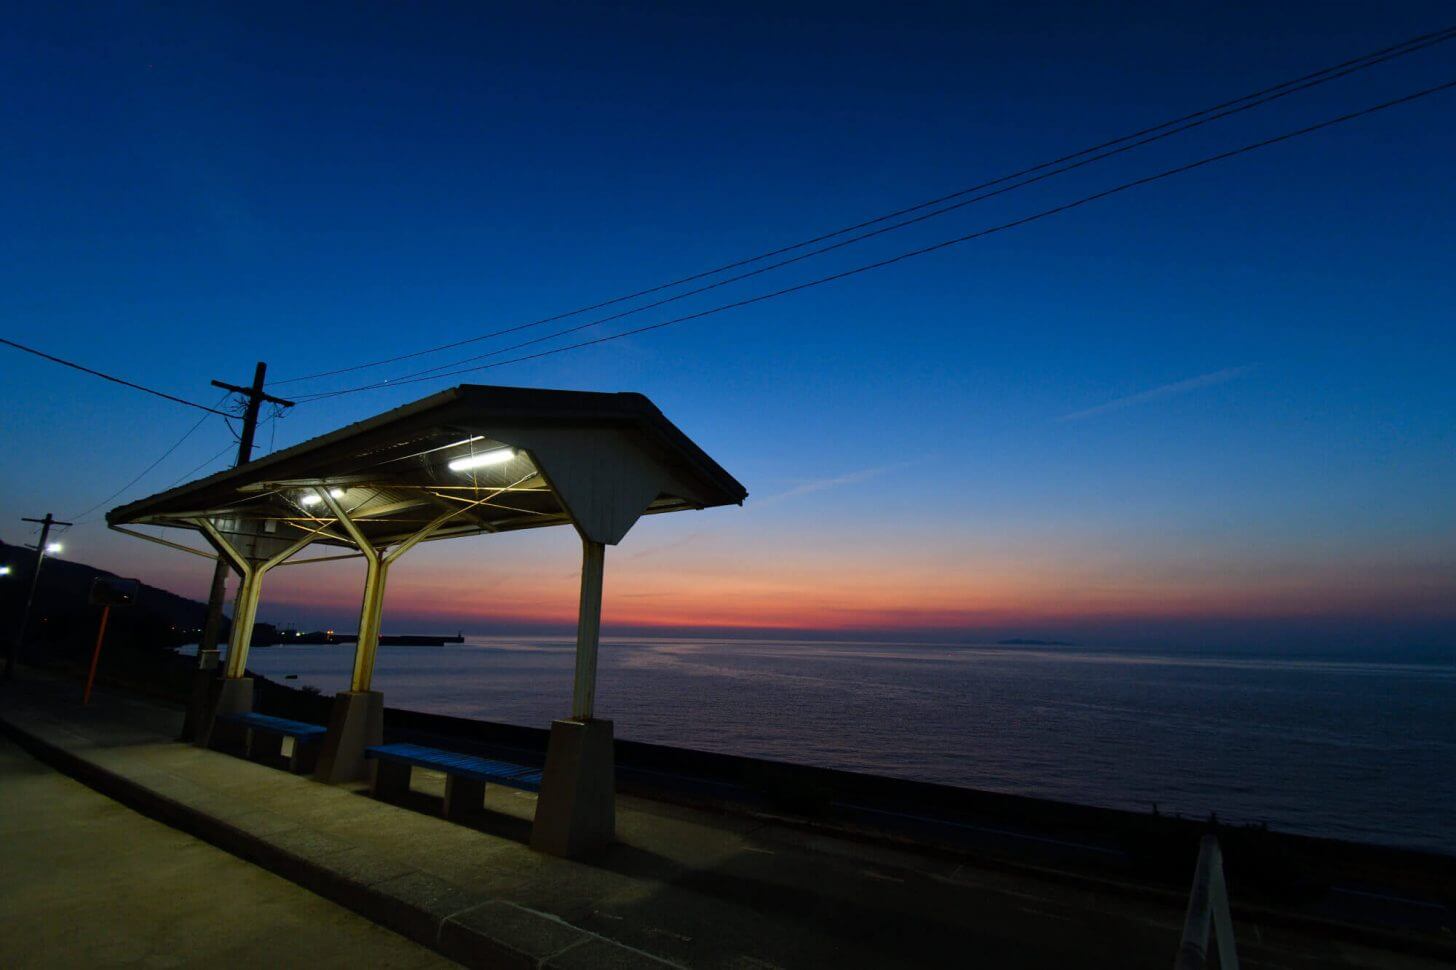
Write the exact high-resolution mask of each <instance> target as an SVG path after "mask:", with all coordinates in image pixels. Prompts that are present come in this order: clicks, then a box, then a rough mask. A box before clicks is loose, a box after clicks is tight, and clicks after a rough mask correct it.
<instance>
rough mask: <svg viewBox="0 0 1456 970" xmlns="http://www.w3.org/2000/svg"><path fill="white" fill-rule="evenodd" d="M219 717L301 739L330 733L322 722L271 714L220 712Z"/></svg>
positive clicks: (305, 739)
mask: <svg viewBox="0 0 1456 970" xmlns="http://www.w3.org/2000/svg"><path fill="white" fill-rule="evenodd" d="M217 719H218V720H219V721H227V722H229V723H232V724H241V725H243V726H244V727H250V728H258V729H261V730H264V731H276V732H277V733H279V734H286V735H288V736H290V737H293V738H297V739H298V740H300V741H312V740H318V739H320V738H322V737H323V736H324V735H325V734H328V733H329V729H328V728H326V727H324V726H323V725H322V724H308V723H306V722H304V721H290V720H289V719H288V718H286V717H273V716H272V715H269V714H255V713H242V714H219V715H218V716H217Z"/></svg>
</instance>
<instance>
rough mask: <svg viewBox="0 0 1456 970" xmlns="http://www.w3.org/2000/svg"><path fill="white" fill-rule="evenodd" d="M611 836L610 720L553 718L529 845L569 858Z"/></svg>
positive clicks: (614, 772)
mask: <svg viewBox="0 0 1456 970" xmlns="http://www.w3.org/2000/svg"><path fill="white" fill-rule="evenodd" d="M616 839H617V769H616V756H615V754H614V752H613V749H612V722H611V721H599V720H595V719H593V720H585V721H553V722H551V740H550V742H549V744H548V746H547V748H546V770H545V771H544V772H542V775H541V795H540V797H539V798H538V799H537V800H536V821H535V823H534V824H533V825H532V826H531V848H533V849H535V850H536V851H538V852H545V853H548V854H550V855H557V856H565V857H566V858H570V859H574V858H579V857H581V856H584V855H587V854H589V853H591V852H593V851H594V850H596V849H600V848H602V847H603V846H606V845H609V844H611V843H612V842H615V841H616Z"/></svg>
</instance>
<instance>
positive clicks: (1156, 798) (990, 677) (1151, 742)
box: [249, 638, 1456, 854]
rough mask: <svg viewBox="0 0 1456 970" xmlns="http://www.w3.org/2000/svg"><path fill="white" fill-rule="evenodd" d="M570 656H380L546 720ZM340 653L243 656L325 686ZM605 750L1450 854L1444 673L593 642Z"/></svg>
mask: <svg viewBox="0 0 1456 970" xmlns="http://www.w3.org/2000/svg"><path fill="white" fill-rule="evenodd" d="M572 652H573V643H572V641H570V640H567V639H513V638H473V639H471V640H469V641H468V642H466V643H465V644H462V645H450V646H446V647H438V648H436V647H382V648H381V649H380V652H379V662H378V666H377V668H376V672H375V685H376V687H377V688H378V689H380V690H382V691H384V693H385V698H386V703H388V704H390V705H391V706H394V707H405V708H412V709H416V710H423V711H433V712H436V713H440V714H452V715H457V716H462V717H472V718H481V719H486V720H493V721H505V722H509V723H513V724H524V725H529V726H534V727H546V726H547V725H548V724H549V722H550V721H551V719H552V718H553V717H560V716H562V715H564V714H565V713H567V711H568V708H569V704H570V697H571V674H572ZM352 653H353V651H352V647H299V646H294V647H269V648H258V649H254V650H253V651H252V653H251V656H250V657H249V660H250V663H249V666H250V667H252V668H253V669H255V670H257V671H258V672H259V673H262V674H265V675H267V676H270V677H277V678H282V677H284V676H285V675H287V674H297V675H298V678H299V679H298V680H297V681H296V682H294V683H295V684H298V685H302V684H312V685H314V686H316V687H318V688H320V689H322V690H323V691H325V692H326V693H332V692H333V691H335V690H340V689H343V688H344V687H346V686H347V680H348V671H349V667H350V664H351V662H352ZM599 678H600V679H599V682H598V689H597V711H598V714H599V715H600V716H602V717H610V718H612V719H613V720H615V721H616V731H617V736H618V737H622V738H630V739H633V740H639V741H653V742H659V743H663V744H673V745H678V746H681V747H687V748H698V749H701V750H708V751H722V752H727V753H731V754H743V755H753V756H758V757H764V758H774V759H780V760H784V761H793V762H800V763H805V764H814V765H823V766H828V767H835V768H847V769H851V770H856V771H868V772H874V773H878V774H885V775H895V776H900V777H905V778H914V779H919V780H925V781H936V782H944V783H948V784H952V785H962V786H967V787H972V788H982V789H989V790H994V791H1003V792H1014V793H1017V794H1023V795H1034V796H1040V797H1044V798H1055V799H1060V800H1064V801H1071V802H1081V803H1084V804H1093V805H1105V806H1111V807H1115V808H1127V809H1133V810H1138V811H1148V810H1150V809H1151V806H1152V805H1153V803H1157V805H1158V807H1159V809H1160V810H1161V811H1163V812H1168V813H1171V812H1179V813H1182V814H1185V815H1192V816H1200V817H1201V816H1206V815H1207V814H1208V813H1209V812H1215V811H1216V812H1217V813H1218V815H1219V817H1220V818H1222V819H1226V820H1230V821H1267V822H1268V823H1269V825H1270V826H1271V827H1273V828H1276V829H1280V830H1283V831H1289V832H1301V833H1307V834H1313V835H1324V836H1331V837H1335V838H1343V839H1351V840H1356V841H1365V842H1378V843H1384V844H1390V845H1403V846H1412V847H1420V848H1425V849H1434V850H1437V851H1441V852H1446V853H1452V854H1456V660H1453V658H1452V657H1451V655H1450V654H1445V655H1439V654H1435V655H1430V656H1411V657H1408V658H1405V659H1404V660H1403V661H1402V662H1391V661H1389V660H1380V659H1377V658H1372V657H1360V656H1359V655H1347V656H1314V655H1310V654H1308V653H1306V654H1303V655H1298V656H1287V655H1282V656H1278V657H1273V656H1267V655H1266V656H1259V655H1257V654H1254V653H1250V652H1225V653H1218V654H1213V653H1207V652H1204V653H1199V654H1196V655H1194V654H1184V653H1177V654H1175V653H1173V652H1171V651H1168V652H1163V653H1159V652H1156V651H1145V650H1101V649H1097V650H1093V649H1082V648H1067V647H1028V646H965V645H929V646H928V645H924V644H885V643H847V642H841V643H825V642H803V641H785V640H718V639H625V638H622V639H607V640H604V641H603V643H602V651H601V657H600V674H599Z"/></svg>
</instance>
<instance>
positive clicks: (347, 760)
mask: <svg viewBox="0 0 1456 970" xmlns="http://www.w3.org/2000/svg"><path fill="white" fill-rule="evenodd" d="M383 743H384V695H383V694H381V693H380V692H379V691H377V690H342V691H339V692H338V693H337V694H335V695H334V708H333V711H331V712H330V714H329V733H328V734H327V735H325V736H324V743H323V747H322V748H321V749H320V750H319V756H318V768H317V769H316V770H315V771H314V777H315V778H317V779H319V780H320V781H327V782H331V783H332V782H340V781H362V780H363V779H365V778H367V777H368V776H369V775H368V767H369V766H368V763H367V762H366V761H365V759H364V749H365V748H367V747H369V746H370V745H375V744H383Z"/></svg>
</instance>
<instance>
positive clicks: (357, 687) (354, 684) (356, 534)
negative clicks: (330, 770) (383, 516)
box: [314, 486, 480, 691]
mask: <svg viewBox="0 0 1456 970" xmlns="http://www.w3.org/2000/svg"><path fill="white" fill-rule="evenodd" d="M314 492H315V494H317V495H318V496H319V498H321V499H323V500H324V502H326V503H327V504H328V507H329V510H330V511H331V512H333V513H334V516H335V517H336V518H337V519H338V520H339V524H340V525H342V526H343V527H344V531H345V532H347V533H348V534H349V538H350V539H352V540H353V541H354V545H355V546H357V547H358V548H359V552H360V553H361V554H362V555H363V556H364V563H365V569H364V601H363V603H361V604H360V607H359V639H358V640H357V641H356V642H355V644H354V674H353V678H352V680H351V681H350V687H349V689H350V690H354V691H366V690H369V685H370V684H371V683H372V682H373V680H374V658H375V656H376V655H377V654H378V652H379V631H380V626H381V624H382V623H383V619H384V586H385V583H386V581H387V580H388V579H389V567H390V566H392V565H394V564H395V562H397V561H398V560H399V557H400V556H403V555H404V554H405V553H406V552H409V551H410V550H411V549H413V548H414V547H415V546H417V545H419V544H420V543H421V542H423V541H424V540H426V539H428V538H429V537H430V536H431V535H433V534H434V533H435V531H436V530H437V529H439V528H440V527H441V526H442V525H444V524H445V523H447V522H449V521H450V520H451V519H453V518H455V517H456V516H458V515H460V514H461V513H462V512H466V511H469V510H470V509H471V508H474V507H475V505H478V504H480V503H479V502H476V503H473V504H471V505H469V506H465V507H462V508H458V509H451V510H449V511H448V512H445V513H444V514H443V515H440V516H437V517H436V518H435V519H433V520H431V522H430V523H429V524H428V525H426V526H425V527H424V528H423V529H421V530H420V531H418V532H416V533H415V534H414V535H412V536H410V537H409V538H408V539H406V540H404V541H403V542H401V543H400V544H399V545H397V546H395V547H394V548H393V549H391V550H389V551H388V552H386V551H385V550H383V549H378V548H375V546H374V545H373V543H371V542H370V541H369V539H368V538H367V537H366V536H365V535H364V532H363V531H362V530H361V529H360V528H359V526H358V524H357V523H356V522H355V521H354V520H353V518H352V517H350V515H349V514H348V513H347V512H345V511H344V509H343V506H341V505H340V504H339V502H338V500H337V499H335V498H334V496H333V495H332V494H330V492H329V489H328V488H327V487H325V486H319V487H317V488H315V489H314Z"/></svg>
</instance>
